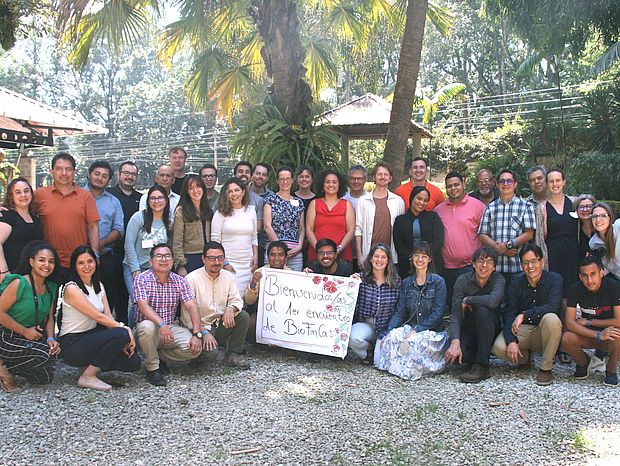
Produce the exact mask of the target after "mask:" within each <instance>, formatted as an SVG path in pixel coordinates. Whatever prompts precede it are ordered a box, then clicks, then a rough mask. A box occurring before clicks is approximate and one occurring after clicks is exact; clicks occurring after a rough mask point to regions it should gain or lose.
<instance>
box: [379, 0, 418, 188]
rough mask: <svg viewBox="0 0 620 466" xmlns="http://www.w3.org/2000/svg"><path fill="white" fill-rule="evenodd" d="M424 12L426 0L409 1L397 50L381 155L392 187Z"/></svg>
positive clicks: (403, 146)
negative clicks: (389, 170) (391, 170)
mask: <svg viewBox="0 0 620 466" xmlns="http://www.w3.org/2000/svg"><path fill="white" fill-rule="evenodd" d="M427 10H428V0H409V1H408V2H407V13H406V21H405V31H404V34H403V42H402V44H401V47H400V57H399V60H398V75H397V77H396V86H395V87H394V100H393V102H392V112H391V114H390V123H389V125H388V135H387V141H386V143H385V151H384V153H383V158H384V160H385V161H387V162H390V163H391V164H392V166H393V167H394V177H393V181H392V185H393V186H398V185H399V184H400V180H401V179H402V175H403V168H404V164H405V156H406V153H407V140H408V139H409V128H410V126H411V113H412V111H413V99H414V97H415V88H416V82H417V80H418V73H419V71H420V58H421V56H422V41H423V39H424V26H425V23H426V14H427Z"/></svg>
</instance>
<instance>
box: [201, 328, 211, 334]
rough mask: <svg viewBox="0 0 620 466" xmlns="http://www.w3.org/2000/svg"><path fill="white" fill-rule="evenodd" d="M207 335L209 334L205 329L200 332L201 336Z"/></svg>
mask: <svg viewBox="0 0 620 466" xmlns="http://www.w3.org/2000/svg"><path fill="white" fill-rule="evenodd" d="M209 333H210V332H209V331H208V330H207V329H204V330H203V331H202V334H203V335H208V334H209Z"/></svg>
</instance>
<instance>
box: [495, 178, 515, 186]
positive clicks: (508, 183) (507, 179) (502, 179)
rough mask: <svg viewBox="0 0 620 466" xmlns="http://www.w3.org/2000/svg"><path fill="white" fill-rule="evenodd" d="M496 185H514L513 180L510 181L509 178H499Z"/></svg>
mask: <svg viewBox="0 0 620 466" xmlns="http://www.w3.org/2000/svg"><path fill="white" fill-rule="evenodd" d="M498 183H499V184H505V185H508V186H510V185H511V184H514V183H515V180H511V179H510V178H500V179H499V181H498Z"/></svg>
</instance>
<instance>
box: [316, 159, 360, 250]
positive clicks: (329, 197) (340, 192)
mask: <svg viewBox="0 0 620 466" xmlns="http://www.w3.org/2000/svg"><path fill="white" fill-rule="evenodd" d="M346 190H347V184H346V181H345V179H344V177H343V176H342V175H341V174H340V173H338V172H336V171H334V170H324V171H323V172H322V173H321V174H320V175H319V177H318V180H317V189H316V190H315V192H316V193H317V195H316V198H315V199H314V200H313V201H312V202H311V203H310V206H309V207H308V215H307V217H306V237H307V238H308V243H309V244H310V247H309V248H308V260H309V261H313V260H315V259H316V251H315V245H316V242H317V241H318V240H320V239H322V238H329V239H331V240H333V241H334V242H335V243H336V244H337V245H338V255H339V257H340V258H341V259H344V260H347V261H351V260H352V259H353V254H352V251H351V241H352V240H353V234H354V232H355V212H354V211H353V207H352V206H351V204H350V203H349V201H347V200H346V199H342V196H344V194H345V193H346Z"/></svg>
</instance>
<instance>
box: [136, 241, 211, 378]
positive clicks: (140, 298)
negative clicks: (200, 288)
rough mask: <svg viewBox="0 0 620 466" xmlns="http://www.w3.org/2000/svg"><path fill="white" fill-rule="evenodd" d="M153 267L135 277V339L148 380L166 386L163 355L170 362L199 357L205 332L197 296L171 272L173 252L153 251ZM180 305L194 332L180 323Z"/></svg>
mask: <svg viewBox="0 0 620 466" xmlns="http://www.w3.org/2000/svg"><path fill="white" fill-rule="evenodd" d="M149 263H150V264H151V268H150V269H149V270H147V271H146V272H143V273H141V274H140V275H138V276H136V278H135V280H134V296H135V301H136V303H137V304H138V315H137V316H136V322H137V323H136V327H135V329H134V332H135V335H136V340H138V343H139V345H140V349H141V350H142V354H143V355H144V367H145V368H146V380H148V382H149V383H151V384H152V385H156V386H159V387H163V386H165V385H166V383H167V382H166V379H165V378H164V377H163V375H162V373H161V372H160V366H161V368H162V369H163V370H165V369H166V366H165V364H160V356H161V357H163V358H165V359H169V360H171V361H186V360H188V359H194V358H196V357H198V356H199V355H200V352H201V350H202V332H201V330H202V329H201V327H200V314H199V313H198V307H197V306H196V299H195V297H194V293H193V292H192V289H191V288H190V286H189V284H188V283H187V280H185V278H183V277H181V276H179V275H177V274H176V273H172V272H171V270H172V251H171V250H170V246H168V245H167V244H165V243H163V244H158V245H156V246H154V247H153V249H151V258H150V259H149ZM179 303H182V305H183V306H184V307H185V309H187V311H188V313H189V315H190V317H191V324H192V325H191V326H192V331H191V332H190V330H189V329H187V328H185V327H182V326H181V325H179V324H178V322H177V315H176V313H177V307H178V305H179Z"/></svg>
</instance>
